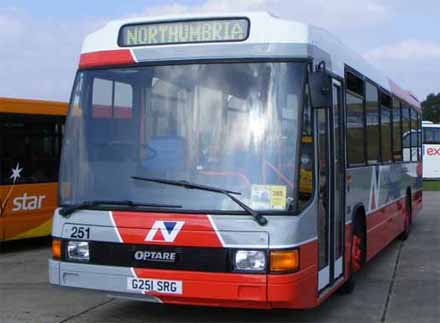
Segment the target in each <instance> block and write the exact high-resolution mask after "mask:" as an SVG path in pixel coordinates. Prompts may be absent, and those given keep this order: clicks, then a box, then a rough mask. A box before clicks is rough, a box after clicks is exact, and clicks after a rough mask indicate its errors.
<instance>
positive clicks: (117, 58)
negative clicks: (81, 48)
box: [79, 49, 135, 68]
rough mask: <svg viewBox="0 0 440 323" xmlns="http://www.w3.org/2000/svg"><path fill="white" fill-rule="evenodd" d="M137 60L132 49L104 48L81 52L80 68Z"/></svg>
mask: <svg viewBox="0 0 440 323" xmlns="http://www.w3.org/2000/svg"><path fill="white" fill-rule="evenodd" d="M133 63H135V60H134V58H133V55H131V52H130V50H128V49H123V50H104V51H99V52H92V53H85V54H81V56H80V59H79V68H90V67H99V66H108V65H126V64H133Z"/></svg>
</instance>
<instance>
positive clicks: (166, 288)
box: [127, 277, 182, 295]
mask: <svg viewBox="0 0 440 323" xmlns="http://www.w3.org/2000/svg"><path fill="white" fill-rule="evenodd" d="M127 289H128V290H130V291H136V292H156V293H161V294H178V295H180V294H182V281H179V280H164V279H151V278H132V277H129V278H127Z"/></svg>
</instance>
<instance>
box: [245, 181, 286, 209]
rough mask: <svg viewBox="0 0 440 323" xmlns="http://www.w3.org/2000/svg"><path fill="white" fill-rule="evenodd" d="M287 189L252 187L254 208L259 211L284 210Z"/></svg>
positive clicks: (271, 186)
mask: <svg viewBox="0 0 440 323" xmlns="http://www.w3.org/2000/svg"><path fill="white" fill-rule="evenodd" d="M286 196H287V189H286V186H283V185H252V192H251V201H252V207H253V208H254V209H257V210H258V209H259V210H268V209H272V210H284V209H285V208H286Z"/></svg>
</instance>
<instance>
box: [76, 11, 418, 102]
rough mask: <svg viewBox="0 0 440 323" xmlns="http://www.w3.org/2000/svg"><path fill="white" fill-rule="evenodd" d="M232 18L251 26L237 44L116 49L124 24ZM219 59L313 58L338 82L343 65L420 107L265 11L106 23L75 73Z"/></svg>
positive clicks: (332, 47) (354, 61)
mask: <svg viewBox="0 0 440 323" xmlns="http://www.w3.org/2000/svg"><path fill="white" fill-rule="evenodd" d="M237 17H240V18H247V19H249V22H250V32H249V37H247V38H246V39H245V40H243V41H240V42H236V41H235V42H221V43H219V42H210V43H207V42H205V43H185V44H182V43H179V44H161V45H154V46H153V45H148V46H137V47H121V46H119V44H118V38H119V33H120V30H121V28H122V27H123V26H125V25H132V24H141V23H142V24H149V23H156V24H157V23H172V22H179V21H188V20H207V19H231V18H237ZM224 58H228V59H240V58H241V59H243V58H248V59H249V58H251V59H258V58H314V59H316V60H318V61H325V62H326V66H327V69H328V70H330V71H331V72H333V73H334V74H336V75H339V76H341V77H344V73H345V67H346V65H348V66H350V67H351V68H353V69H355V70H356V71H357V72H359V73H362V74H363V75H364V76H366V77H367V78H369V79H371V80H373V81H374V82H376V83H377V84H378V85H379V86H381V87H382V88H383V89H385V90H387V91H389V92H391V93H393V94H394V95H396V96H398V97H399V98H401V99H402V100H404V101H406V102H407V103H409V104H411V105H413V106H415V107H416V108H418V109H420V108H421V106H420V103H419V101H418V100H417V98H416V97H415V96H414V95H413V94H412V93H411V92H409V91H406V90H404V89H402V88H400V87H399V86H398V85H397V84H396V83H394V82H393V81H391V80H390V79H388V78H387V77H386V76H385V75H384V74H382V73H381V72H379V71H378V70H376V69H375V68H374V67H373V66H372V65H371V64H369V63H368V62H367V61H366V60H365V59H364V58H363V57H362V56H361V55H359V54H357V53H355V52H354V51H353V50H351V49H350V48H348V47H346V46H345V45H344V44H342V43H341V42H340V41H339V40H338V39H337V38H336V37H334V36H333V35H332V34H330V33H329V32H327V31H326V30H324V29H322V28H319V27H315V26H313V25H308V24H304V23H300V22H297V21H293V20H286V19H282V18H279V17H276V16H273V15H271V14H269V13H267V12H234V13H200V14H197V13H194V14H185V15H183V14H179V15H168V16H158V17H140V18H130V19H125V20H115V21H111V22H109V23H108V24H107V25H105V26H104V27H103V28H101V29H100V30H98V31H96V32H94V33H92V34H90V35H89V36H87V37H86V39H85V41H84V43H83V47H82V51H81V58H80V68H88V67H97V66H108V65H125V64H134V63H142V62H161V61H162V62H171V61H182V60H190V61H191V60H192V61H194V60H203V59H205V60H215V59H224Z"/></svg>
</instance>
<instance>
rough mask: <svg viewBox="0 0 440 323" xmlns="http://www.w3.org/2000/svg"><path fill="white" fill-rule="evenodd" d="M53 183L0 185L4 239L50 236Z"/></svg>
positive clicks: (54, 203) (54, 196) (53, 201)
mask: <svg viewBox="0 0 440 323" xmlns="http://www.w3.org/2000/svg"><path fill="white" fill-rule="evenodd" d="M56 192H57V184H56V183H46V184H24V185H12V186H1V187H0V197H1V200H2V205H3V207H2V209H1V211H2V212H1V213H2V214H1V218H2V222H1V223H2V227H3V229H2V230H3V237H2V238H3V240H15V239H24V238H32V237H42V236H48V235H50V230H51V219H52V215H53V211H54V209H55V207H56V204H57V200H56Z"/></svg>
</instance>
